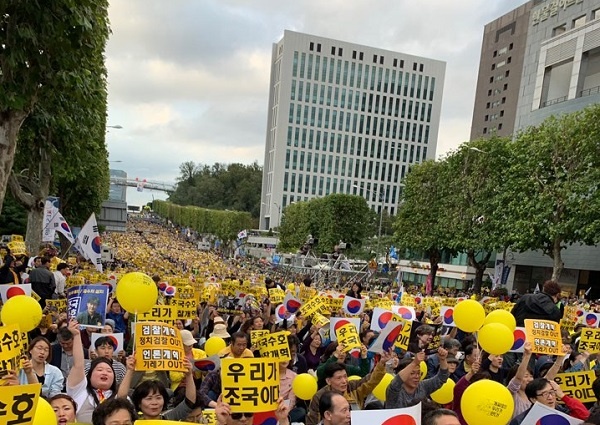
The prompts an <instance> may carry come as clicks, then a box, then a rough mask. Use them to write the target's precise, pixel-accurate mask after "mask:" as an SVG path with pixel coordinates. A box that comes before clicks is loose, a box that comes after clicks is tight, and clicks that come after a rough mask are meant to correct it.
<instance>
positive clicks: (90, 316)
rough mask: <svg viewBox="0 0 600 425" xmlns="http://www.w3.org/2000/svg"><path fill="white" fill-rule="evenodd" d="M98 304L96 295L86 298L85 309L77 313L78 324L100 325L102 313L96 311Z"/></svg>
mask: <svg viewBox="0 0 600 425" xmlns="http://www.w3.org/2000/svg"><path fill="white" fill-rule="evenodd" d="M98 305H100V299H99V298H98V297H90V298H89V299H88V300H87V310H86V311H84V312H83V313H79V314H78V315H77V321H78V322H79V324H80V325H93V326H102V324H103V322H104V320H102V315H101V314H100V313H98V312H97V311H96V309H97V308H98Z"/></svg>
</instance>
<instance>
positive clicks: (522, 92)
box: [471, 0, 600, 298]
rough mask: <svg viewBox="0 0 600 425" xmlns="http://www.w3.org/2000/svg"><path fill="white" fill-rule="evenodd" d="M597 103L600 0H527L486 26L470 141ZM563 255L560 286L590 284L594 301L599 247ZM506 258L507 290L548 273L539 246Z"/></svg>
mask: <svg viewBox="0 0 600 425" xmlns="http://www.w3.org/2000/svg"><path fill="white" fill-rule="evenodd" d="M506 28H509V29H510V30H508V31H507V30H506ZM512 28H514V31H513V30H512ZM511 46H512V50H511ZM504 49H507V50H506V51H504ZM500 51H503V52H504V54H503V55H500ZM509 58H511V61H510V63H509V60H508V59H509ZM501 65H502V66H501ZM507 71H510V72H509V74H506V72H507ZM503 75H504V77H503ZM507 75H508V78H509V80H508V86H506V87H505V86H504V84H506V77H507ZM513 77H514V78H515V79H514V80H510V78H513ZM517 79H518V80H517ZM513 81H514V83H515V85H514V86H513ZM516 87H518V89H517V88H516ZM488 99H489V100H488ZM504 99H506V100H504ZM498 101H500V103H498ZM488 102H490V103H489V106H490V107H489V108H488V107H487V106H488ZM598 102H600V0H585V1H584V0H531V1H529V2H527V3H526V4H524V5H522V6H520V7H518V8H517V9H515V10H513V11H511V12H509V13H507V14H506V15H504V16H502V17H500V18H498V19H496V20H495V21H493V22H490V23H489V24H488V25H486V26H485V29H484V38H483V46H482V56H481V63H480V68H479V78H478V82H477V95H476V101H475V108H474V109H475V111H474V113H473V126H472V130H471V138H472V139H473V138H477V137H480V136H485V135H487V134H493V133H496V134H498V135H506V136H510V135H511V134H513V133H514V132H515V131H518V130H520V129H524V128H526V127H528V126H531V125H537V124H540V123H541V122H542V121H544V119H546V118H548V117H550V116H552V115H560V114H563V113H568V112H574V111H577V110H580V109H582V108H585V107H586V106H589V105H592V104H595V103H598ZM492 117H493V118H494V119H492ZM500 125H502V127H500ZM562 257H563V261H564V264H565V270H564V271H563V273H562V275H561V278H560V284H561V286H562V288H563V289H564V290H566V291H569V292H571V293H575V292H577V293H580V292H581V291H585V290H587V289H588V288H590V287H591V288H592V293H591V296H592V297H594V298H598V297H599V296H600V261H598V260H600V247H599V246H593V247H592V246H583V245H579V244H573V245H570V246H569V247H567V248H566V249H565V250H563V253H562ZM508 260H510V262H511V263H512V264H513V267H512V270H511V274H510V276H509V279H508V280H509V282H508V287H509V288H515V289H517V290H518V291H520V292H523V291H525V290H527V289H533V288H534V287H535V286H536V284H537V283H542V282H543V281H544V280H546V279H549V278H550V277H551V275H552V261H551V260H550V258H549V257H547V256H544V255H542V253H541V252H540V251H529V252H525V253H521V254H518V253H511V254H510V256H509V258H508Z"/></svg>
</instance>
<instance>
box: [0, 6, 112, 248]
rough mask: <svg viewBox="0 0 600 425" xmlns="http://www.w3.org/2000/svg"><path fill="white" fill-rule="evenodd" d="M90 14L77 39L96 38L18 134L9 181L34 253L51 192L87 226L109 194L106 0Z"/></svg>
mask: <svg viewBox="0 0 600 425" xmlns="http://www.w3.org/2000/svg"><path fill="white" fill-rule="evenodd" d="M88 13H92V15H91V16H90V18H93V21H92V22H93V23H92V24H91V29H90V31H89V32H87V33H83V34H78V35H79V36H81V37H83V39H82V40H75V39H73V40H72V42H76V43H85V42H87V40H88V39H93V40H95V41H96V43H90V44H89V45H88V44H84V47H81V49H80V50H79V53H78V58H79V60H78V61H77V62H76V63H72V64H71V65H72V67H71V68H66V67H65V69H64V70H63V71H64V72H68V77H65V78H62V79H60V80H59V81H57V82H55V83H54V85H53V86H52V87H51V90H46V91H45V92H44V97H43V98H41V99H40V100H39V101H38V102H37V103H36V104H35V106H34V108H33V111H32V113H31V114H30V115H29V116H28V117H27V119H26V120H25V122H24V124H23V126H22V128H21V131H20V133H19V138H18V148H17V155H16V158H15V163H14V166H13V171H12V173H11V177H10V179H9V184H10V189H11V192H12V194H13V196H14V197H15V199H17V200H18V202H19V203H21V205H23V206H24V207H25V208H26V209H27V210H28V220H27V233H26V237H25V241H26V245H27V248H28V250H29V251H30V252H37V250H38V248H39V245H40V241H41V235H42V225H43V211H44V201H45V199H46V197H47V196H48V195H49V194H50V193H53V194H57V195H59V196H60V197H61V204H62V210H63V215H64V216H65V217H66V218H67V219H68V220H69V221H70V222H71V224H72V225H82V224H83V223H84V222H85V220H86V219H87V217H88V216H89V214H90V212H91V211H96V212H98V211H99V209H100V205H101V203H102V201H104V200H105V199H106V198H107V197H108V185H109V184H108V160H107V156H108V155H107V151H106V146H105V142H104V136H105V125H106V121H105V120H106V96H107V92H106V69H105V66H104V56H103V53H104V46H105V44H106V40H107V38H108V19H107V13H108V12H107V3H106V2H104V3H103V2H98V4H97V6H96V7H95V8H94V9H93V10H89V11H88Z"/></svg>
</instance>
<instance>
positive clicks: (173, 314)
mask: <svg viewBox="0 0 600 425" xmlns="http://www.w3.org/2000/svg"><path fill="white" fill-rule="evenodd" d="M137 320H138V321H140V322H148V321H152V322H162V323H168V324H170V325H174V324H175V320H177V306H175V305H155V306H154V307H152V308H151V309H150V310H149V311H147V312H146V313H143V314H138V315H137Z"/></svg>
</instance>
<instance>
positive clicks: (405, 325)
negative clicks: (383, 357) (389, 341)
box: [394, 320, 412, 350]
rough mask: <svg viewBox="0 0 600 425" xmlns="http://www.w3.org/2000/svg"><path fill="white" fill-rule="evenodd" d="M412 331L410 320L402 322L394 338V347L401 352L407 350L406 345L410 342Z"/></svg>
mask: <svg viewBox="0 0 600 425" xmlns="http://www.w3.org/2000/svg"><path fill="white" fill-rule="evenodd" d="M411 330H412V320H402V329H401V330H400V333H399V334H398V337H397V338H396V342H395V343H394V346H396V347H398V348H400V349H401V350H408V344H409V342H410V331H411Z"/></svg>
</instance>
